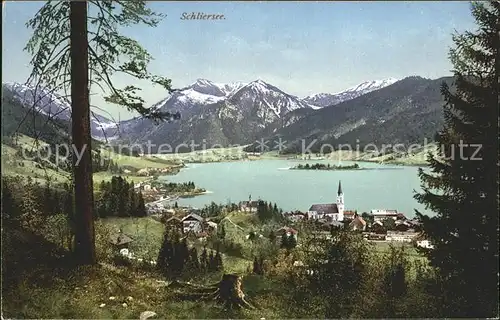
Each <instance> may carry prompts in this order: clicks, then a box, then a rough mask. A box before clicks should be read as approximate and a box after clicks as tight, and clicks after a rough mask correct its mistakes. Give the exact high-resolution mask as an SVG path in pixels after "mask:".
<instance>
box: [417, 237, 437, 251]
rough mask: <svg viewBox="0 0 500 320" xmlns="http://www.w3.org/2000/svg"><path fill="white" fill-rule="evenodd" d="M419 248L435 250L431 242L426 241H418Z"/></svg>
mask: <svg viewBox="0 0 500 320" xmlns="http://www.w3.org/2000/svg"><path fill="white" fill-rule="evenodd" d="M417 246H418V247H421V248H426V249H434V245H433V244H432V243H431V242H430V241H429V240H426V239H423V240H418V241H417Z"/></svg>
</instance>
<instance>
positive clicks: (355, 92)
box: [303, 78, 399, 108]
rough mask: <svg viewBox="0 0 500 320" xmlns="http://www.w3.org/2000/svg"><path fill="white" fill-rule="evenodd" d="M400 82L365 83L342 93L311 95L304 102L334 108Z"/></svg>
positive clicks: (392, 79) (376, 81)
mask: <svg viewBox="0 0 500 320" xmlns="http://www.w3.org/2000/svg"><path fill="white" fill-rule="evenodd" d="M397 81H399V80H398V79H396V78H388V79H383V80H374V81H365V82H362V83H360V84H358V85H355V86H353V87H350V88H348V89H346V90H343V91H340V92H338V93H334V94H330V93H317V94H314V95H310V96H307V97H305V98H304V99H303V100H304V101H305V102H307V103H309V104H312V105H315V106H318V107H321V108H322V107H328V106H333V105H336V104H339V103H342V102H344V101H347V100H351V99H354V98H357V97H359V96H362V95H364V94H367V93H369V92H372V91H375V90H379V89H382V88H385V87H387V86H390V85H391V84H393V83H395V82H397Z"/></svg>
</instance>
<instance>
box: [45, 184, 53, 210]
mask: <svg viewBox="0 0 500 320" xmlns="http://www.w3.org/2000/svg"><path fill="white" fill-rule="evenodd" d="M43 203H44V208H43V211H44V213H45V214H46V215H51V214H54V213H55V212H54V199H53V194H52V190H51V186H50V181H47V182H46V183H45V188H44V192H43Z"/></svg>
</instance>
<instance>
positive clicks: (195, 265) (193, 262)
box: [186, 247, 200, 272]
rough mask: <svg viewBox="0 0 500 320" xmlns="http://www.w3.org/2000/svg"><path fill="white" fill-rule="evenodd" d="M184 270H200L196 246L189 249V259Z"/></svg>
mask: <svg viewBox="0 0 500 320" xmlns="http://www.w3.org/2000/svg"><path fill="white" fill-rule="evenodd" d="M186 269H187V270H186V271H188V272H198V271H199V270H200V261H199V259H198V250H196V248H194V247H193V248H191V250H189V259H188V264H187V266H186Z"/></svg>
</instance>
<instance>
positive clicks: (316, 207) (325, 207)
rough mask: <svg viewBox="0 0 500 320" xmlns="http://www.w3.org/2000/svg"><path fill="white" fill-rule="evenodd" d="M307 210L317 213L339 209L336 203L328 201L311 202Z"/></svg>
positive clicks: (332, 211) (334, 211)
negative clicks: (320, 202) (324, 202)
mask: <svg viewBox="0 0 500 320" xmlns="http://www.w3.org/2000/svg"><path fill="white" fill-rule="evenodd" d="M309 211H316V212H318V213H323V214H324V213H326V214H328V213H339V209H338V208H337V204H336V203H329V204H313V205H312V206H311V207H310V208H309Z"/></svg>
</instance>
